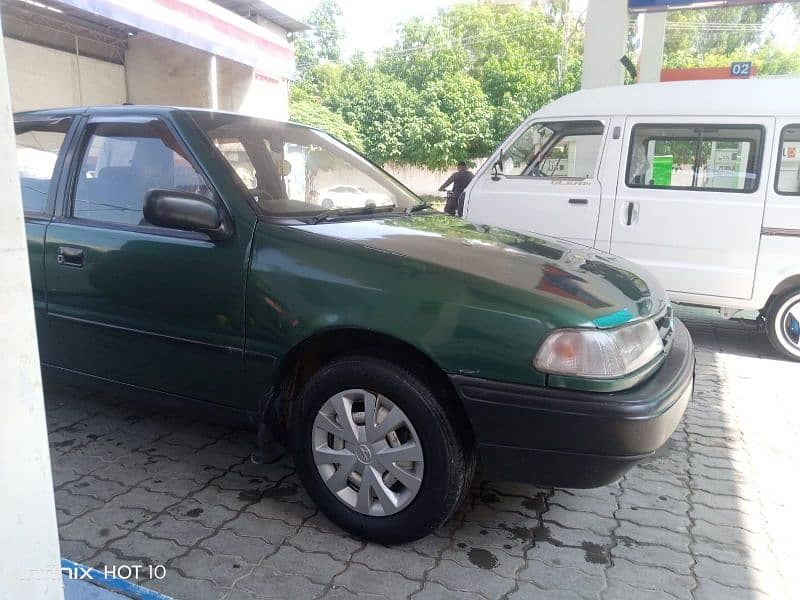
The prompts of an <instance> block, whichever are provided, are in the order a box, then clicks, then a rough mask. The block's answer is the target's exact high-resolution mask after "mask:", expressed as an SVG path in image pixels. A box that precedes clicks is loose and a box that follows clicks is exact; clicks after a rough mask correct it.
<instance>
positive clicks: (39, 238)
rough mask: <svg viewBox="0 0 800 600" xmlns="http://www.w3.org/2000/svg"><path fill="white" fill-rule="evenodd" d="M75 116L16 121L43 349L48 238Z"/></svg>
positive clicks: (32, 282)
mask: <svg viewBox="0 0 800 600" xmlns="http://www.w3.org/2000/svg"><path fill="white" fill-rule="evenodd" d="M72 123H73V118H72V117H69V116H54V117H51V118H50V117H49V118H37V119H30V118H28V119H18V120H17V121H15V123H14V129H15V134H16V146H17V171H18V173H19V183H20V195H21V197H22V208H23V211H24V214H25V233H26V236H27V240H28V262H29V266H30V272H31V286H32V289H33V307H34V314H35V316H36V329H37V334H38V338H39V341H40V343H39V347H40V351H41V350H42V349H43V348H44V347H45V345H44V344H43V343H42V342H43V341H44V340H45V339H46V337H47V336H46V331H47V329H46V321H47V320H46V314H47V294H46V286H45V272H44V240H45V232H46V231H47V225H48V223H49V222H50V219H51V218H52V215H53V207H54V205H55V195H56V194H55V190H56V189H57V183H58V178H59V175H60V173H61V166H62V164H63V162H64V150H65V149H66V147H68V145H69V144H68V143H66V140H67V137H68V134H69V132H70V128H71V126H72Z"/></svg>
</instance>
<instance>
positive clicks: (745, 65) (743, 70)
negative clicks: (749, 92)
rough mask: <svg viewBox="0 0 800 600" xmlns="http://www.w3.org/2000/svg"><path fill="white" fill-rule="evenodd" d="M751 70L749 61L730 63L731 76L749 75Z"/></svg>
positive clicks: (751, 65)
mask: <svg viewBox="0 0 800 600" xmlns="http://www.w3.org/2000/svg"><path fill="white" fill-rule="evenodd" d="M752 71H753V63H751V62H735V63H733V64H731V77H750V74H751V73H752Z"/></svg>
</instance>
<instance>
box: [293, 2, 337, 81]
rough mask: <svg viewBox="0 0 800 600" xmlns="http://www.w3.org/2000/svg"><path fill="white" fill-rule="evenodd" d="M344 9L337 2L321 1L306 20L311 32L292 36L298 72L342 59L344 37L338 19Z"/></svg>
mask: <svg viewBox="0 0 800 600" xmlns="http://www.w3.org/2000/svg"><path fill="white" fill-rule="evenodd" d="M341 16H342V9H341V7H340V6H339V3H338V2H337V1H336V0H321V2H320V3H319V4H318V5H317V7H316V8H314V10H312V11H311V13H310V14H309V16H308V17H307V18H306V23H308V24H309V25H310V26H311V30H310V31H303V32H300V33H298V34H294V35H293V36H292V41H293V42H294V53H295V65H296V66H297V68H298V70H300V71H302V70H304V69H307V68H310V67H313V66H314V65H317V64H319V63H320V62H322V61H331V62H337V61H338V60H339V59H340V58H341V54H342V51H341V47H340V44H341V41H342V38H343V37H344V36H343V34H342V31H341V29H339V24H338V22H337V19H338V17H341Z"/></svg>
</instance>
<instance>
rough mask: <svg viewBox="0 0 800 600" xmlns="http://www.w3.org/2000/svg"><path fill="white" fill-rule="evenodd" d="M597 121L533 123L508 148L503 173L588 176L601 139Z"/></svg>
mask: <svg viewBox="0 0 800 600" xmlns="http://www.w3.org/2000/svg"><path fill="white" fill-rule="evenodd" d="M603 130H604V127H603V124H602V123H601V122H600V121H560V122H551V123H535V124H533V125H532V126H531V127H530V128H528V129H527V130H526V131H525V132H524V133H523V134H522V135H521V136H520V137H518V138H517V139H516V141H515V142H514V143H513V144H512V145H511V146H510V147H509V148H508V150H507V151H506V152H505V153H504V155H503V160H502V162H501V165H500V166H501V167H502V172H503V174H504V175H509V176H517V177H544V178H548V179H559V178H572V179H590V178H592V177H594V175H595V169H596V167H597V162H598V160H597V159H598V158H599V155H600V146H601V144H602V141H603Z"/></svg>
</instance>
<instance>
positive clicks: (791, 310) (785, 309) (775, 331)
mask: <svg viewBox="0 0 800 600" xmlns="http://www.w3.org/2000/svg"><path fill="white" fill-rule="evenodd" d="M766 321H767V336H768V337H769V341H770V342H772V345H773V346H774V347H775V349H776V350H777V351H778V352H780V353H781V354H782V355H783V356H785V357H786V358H790V359H792V360H796V361H800V289H794V290H791V291H789V292H787V293H785V294H782V295H781V296H778V297H777V298H774V299H773V300H772V302H771V303H770V305H769V308H768V310H767V314H766Z"/></svg>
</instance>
